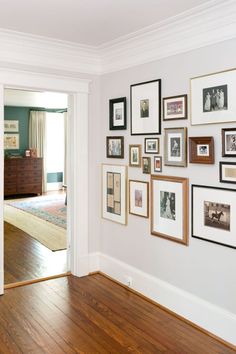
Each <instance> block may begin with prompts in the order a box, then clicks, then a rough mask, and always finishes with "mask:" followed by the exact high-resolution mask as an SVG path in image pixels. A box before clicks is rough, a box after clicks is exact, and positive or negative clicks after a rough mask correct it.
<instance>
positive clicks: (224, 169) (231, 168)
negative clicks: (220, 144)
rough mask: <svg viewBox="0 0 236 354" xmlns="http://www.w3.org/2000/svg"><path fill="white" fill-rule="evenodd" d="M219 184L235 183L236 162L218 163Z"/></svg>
mask: <svg viewBox="0 0 236 354" xmlns="http://www.w3.org/2000/svg"><path fill="white" fill-rule="evenodd" d="M219 168H220V182H223V183H234V184H235V183H236V162H225V161H220V164H219Z"/></svg>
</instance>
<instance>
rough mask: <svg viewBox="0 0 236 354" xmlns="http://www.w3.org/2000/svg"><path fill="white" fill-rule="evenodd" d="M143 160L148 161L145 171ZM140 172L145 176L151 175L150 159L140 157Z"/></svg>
mask: <svg viewBox="0 0 236 354" xmlns="http://www.w3.org/2000/svg"><path fill="white" fill-rule="evenodd" d="M144 160H147V161H148V165H147V169H146V170H145V169H144ZM142 171H143V173H145V174H148V175H150V174H151V157H147V156H143V157H142Z"/></svg>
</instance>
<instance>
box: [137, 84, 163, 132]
mask: <svg viewBox="0 0 236 354" xmlns="http://www.w3.org/2000/svg"><path fill="white" fill-rule="evenodd" d="M130 97H131V105H130V107H131V112H130V117H131V135H151V134H161V80H160V79H159V80H152V81H148V82H142V83H138V84H134V85H131V86H130Z"/></svg>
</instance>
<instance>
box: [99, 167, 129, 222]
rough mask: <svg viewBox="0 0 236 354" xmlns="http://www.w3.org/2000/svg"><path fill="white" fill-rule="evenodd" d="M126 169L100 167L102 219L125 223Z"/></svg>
mask: <svg viewBox="0 0 236 354" xmlns="http://www.w3.org/2000/svg"><path fill="white" fill-rule="evenodd" d="M126 193H127V167H126V166H119V165H105V164H104V165H102V217H103V218H104V219H108V220H111V221H115V222H118V223H120V224H124V225H125V224H126V223H127V194H126Z"/></svg>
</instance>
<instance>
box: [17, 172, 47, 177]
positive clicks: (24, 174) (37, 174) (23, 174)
mask: <svg viewBox="0 0 236 354" xmlns="http://www.w3.org/2000/svg"><path fill="white" fill-rule="evenodd" d="M17 176H18V178H28V177H30V178H34V177H39V178H41V179H42V171H41V170H35V171H25V170H24V171H20V172H18V175H17Z"/></svg>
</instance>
